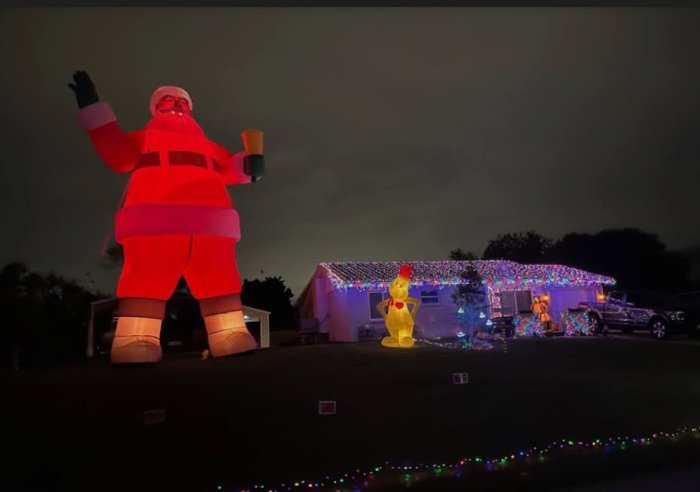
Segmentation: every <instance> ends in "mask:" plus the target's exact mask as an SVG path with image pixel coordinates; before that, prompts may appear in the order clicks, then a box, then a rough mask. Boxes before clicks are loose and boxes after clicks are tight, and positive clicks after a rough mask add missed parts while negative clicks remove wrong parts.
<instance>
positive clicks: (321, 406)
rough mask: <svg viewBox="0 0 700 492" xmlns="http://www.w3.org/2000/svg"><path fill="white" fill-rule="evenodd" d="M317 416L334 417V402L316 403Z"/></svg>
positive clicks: (323, 401) (322, 401)
mask: <svg viewBox="0 0 700 492" xmlns="http://www.w3.org/2000/svg"><path fill="white" fill-rule="evenodd" d="M318 414H319V415H335V400H321V401H319V402H318Z"/></svg>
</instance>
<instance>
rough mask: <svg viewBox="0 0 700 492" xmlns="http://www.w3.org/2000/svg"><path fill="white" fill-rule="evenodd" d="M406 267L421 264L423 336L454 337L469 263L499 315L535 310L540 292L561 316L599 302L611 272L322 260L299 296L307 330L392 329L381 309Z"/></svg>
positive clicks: (418, 293)
mask: <svg viewBox="0 0 700 492" xmlns="http://www.w3.org/2000/svg"><path fill="white" fill-rule="evenodd" d="M403 264H409V265H411V267H413V273H412V277H411V287H410V292H409V295H410V296H411V297H415V298H418V299H420V300H421V306H420V309H419V310H418V314H417V316H416V336H418V337H449V336H454V335H456V333H457V331H458V330H459V329H458V327H457V325H456V322H455V320H456V316H455V315H456V311H457V307H456V305H455V304H454V302H453V301H452V299H451V294H452V293H453V292H454V290H455V288H456V287H455V286H457V285H459V284H461V283H463V280H462V274H463V272H464V271H465V268H467V267H468V266H470V265H471V266H473V267H474V269H476V271H477V272H478V273H479V275H480V276H481V278H482V284H483V285H484V290H485V292H486V294H487V300H488V306H487V307H486V308H485V310H486V311H488V312H487V313H484V314H485V315H486V316H488V317H489V318H491V319H498V318H503V317H511V316H514V315H516V314H518V313H521V312H525V311H529V310H530V305H531V302H532V297H533V296H535V295H547V296H549V299H550V313H551V314H552V316H553V317H554V319H558V317H559V314H560V313H561V312H562V311H564V310H566V309H568V308H574V307H576V305H577V304H578V303H579V302H581V301H595V300H596V295H602V289H603V286H604V285H614V284H615V280H614V279H613V278H611V277H606V276H604V275H598V274H595V273H590V272H586V271H583V270H579V269H576V268H571V267H566V266H561V265H523V264H520V263H515V262H513V261H506V260H474V261H453V260H443V261H406V262H400V261H387V262H343V263H340V262H339V263H320V264H319V265H318V266H317V268H316V272H315V273H314V275H313V277H311V279H310V280H309V282H308V284H307V285H306V287H305V288H304V290H303V291H302V293H301V295H300V296H299V299H298V300H297V303H296V305H297V307H298V309H299V317H300V319H301V329H302V331H306V332H314V331H315V332H318V333H321V334H327V335H328V338H329V340H330V341H336V342H352V341H357V340H359V339H360V338H362V334H363V333H367V332H372V331H374V332H375V333H382V334H383V333H384V330H385V328H384V322H383V320H382V318H381V316H380V315H379V313H378V312H377V311H376V309H375V306H376V305H377V303H379V302H380V301H381V300H382V299H384V298H386V297H388V295H389V294H388V289H389V284H390V283H391V281H392V280H393V279H394V277H396V275H397V273H398V271H399V268H400V267H401V265H403Z"/></svg>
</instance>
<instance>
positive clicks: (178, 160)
mask: <svg viewBox="0 0 700 492" xmlns="http://www.w3.org/2000/svg"><path fill="white" fill-rule="evenodd" d="M167 154H168V165H170V166H197V167H203V168H205V169H206V168H207V156H205V155H204V154H198V153H196V152H189V151H186V150H171V151H169V152H168V153H167ZM212 164H213V165H214V168H215V169H218V168H219V166H218V163H217V162H216V161H214V160H212ZM160 165H161V162H160V152H147V153H145V154H141V157H140V158H139V163H138V164H137V165H136V169H140V168H142V167H156V166H160Z"/></svg>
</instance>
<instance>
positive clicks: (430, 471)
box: [217, 427, 700, 492]
mask: <svg viewBox="0 0 700 492" xmlns="http://www.w3.org/2000/svg"><path fill="white" fill-rule="evenodd" d="M682 437H692V438H695V439H700V427H680V428H677V429H675V430H672V431H670V432H655V433H653V434H650V435H646V436H641V437H629V436H618V437H608V438H600V439H593V440H591V441H581V440H574V439H560V440H557V441H552V442H551V443H549V444H546V445H544V446H533V447H531V448H529V449H521V450H518V451H515V452H512V453H507V454H505V455H503V456H500V457H491V458H482V457H480V456H472V457H465V458H460V459H459V460H457V461H455V462H453V463H419V464H417V465H392V464H390V462H389V461H385V462H384V464H382V465H379V466H374V467H372V468H370V469H366V470H361V469H360V468H356V469H355V470H354V471H352V472H348V473H345V474H343V475H335V476H331V475H327V476H325V477H324V478H322V479H303V480H302V479H299V480H294V481H289V482H284V483H281V484H278V485H274V486H269V485H266V484H257V485H253V486H252V487H249V488H244V489H224V487H223V486H221V485H220V486H218V487H217V490H221V491H224V490H226V492H229V491H237V492H258V491H266V492H283V491H290V490H309V489H312V490H323V491H339V492H356V491H363V490H371V489H372V488H373V487H376V488H380V487H388V486H392V485H393V486H396V485H399V484H403V485H406V486H408V485H410V484H411V483H415V482H418V481H420V480H422V479H426V478H440V477H454V478H459V477H461V476H462V475H463V474H464V473H465V472H467V471H468V470H466V468H467V467H468V466H470V467H474V466H478V467H481V468H483V469H485V470H487V471H497V470H499V469H501V468H505V467H506V466H508V464H511V463H514V462H521V463H525V464H533V463H541V462H543V461H545V460H546V459H547V458H548V457H551V456H554V455H556V454H565V453H567V452H571V453H575V452H581V451H588V452H590V453H595V452H599V453H610V452H613V451H625V450H627V449H630V448H633V447H644V446H650V445H652V444H654V443H657V442H659V441H664V440H665V441H671V442H674V441H677V440H678V439H679V438H682Z"/></svg>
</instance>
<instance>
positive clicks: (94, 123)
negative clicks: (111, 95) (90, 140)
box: [76, 101, 117, 132]
mask: <svg viewBox="0 0 700 492" xmlns="http://www.w3.org/2000/svg"><path fill="white" fill-rule="evenodd" d="M76 119H77V120H78V125H80V128H82V129H83V130H85V131H86V132H87V131H90V130H94V129H95V128H99V127H101V126H103V125H106V124H107V123H111V122H113V121H116V120H117V117H116V116H114V112H113V111H112V108H110V107H109V104H107V103H106V102H104V101H100V102H96V103H94V104H91V105H89V106H85V107H84V108H82V109H81V110H79V111H78V114H77V115H76Z"/></svg>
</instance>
